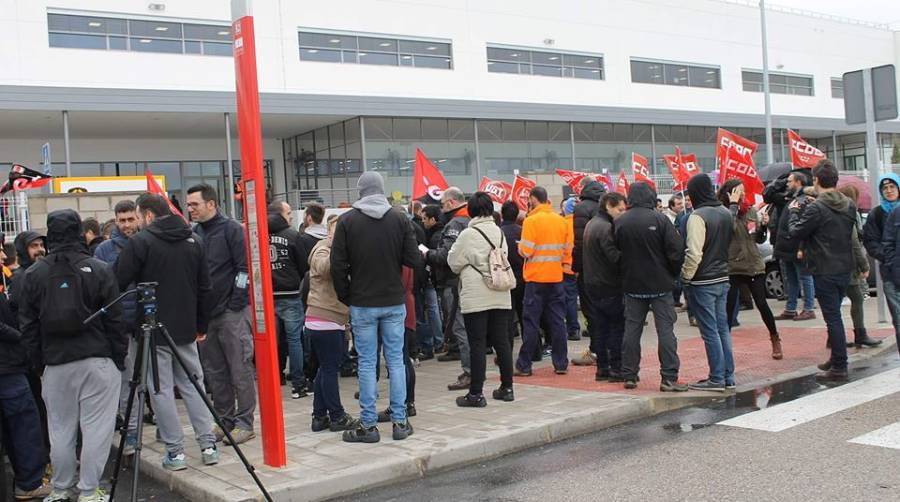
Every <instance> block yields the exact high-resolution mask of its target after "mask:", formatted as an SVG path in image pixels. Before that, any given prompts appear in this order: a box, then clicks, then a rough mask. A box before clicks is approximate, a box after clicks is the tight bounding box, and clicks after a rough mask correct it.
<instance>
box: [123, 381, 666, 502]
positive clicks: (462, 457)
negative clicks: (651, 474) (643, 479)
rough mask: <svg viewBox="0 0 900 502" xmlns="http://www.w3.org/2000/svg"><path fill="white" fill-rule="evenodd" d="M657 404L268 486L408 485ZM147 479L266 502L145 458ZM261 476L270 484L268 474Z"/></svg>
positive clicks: (235, 500)
mask: <svg viewBox="0 0 900 502" xmlns="http://www.w3.org/2000/svg"><path fill="white" fill-rule="evenodd" d="M656 413H657V412H656V411H655V410H654V406H653V404H652V400H651V399H649V398H633V399H632V400H630V401H629V402H625V403H619V404H617V405H616V406H614V407H610V408H601V409H595V410H590V411H585V412H583V413H576V414H572V415H568V416H566V417H564V418H562V419H557V420H545V421H543V422H542V423H535V424H531V426H530V427H528V428H525V429H512V430H510V431H509V433H508V434H504V435H500V436H495V437H492V438H490V439H487V440H485V439H480V438H473V439H468V440H458V441H455V442H454V443H453V445H452V446H450V447H444V448H442V449H440V450H438V451H433V452H427V451H426V452H423V453H417V454H411V455H410V456H409V457H407V458H405V459H402V460H397V461H394V462H389V463H378V464H375V465H373V467H372V468H370V469H366V470H358V469H357V470H354V471H353V472H350V473H346V474H340V473H338V474H336V475H334V476H329V477H325V478H319V479H317V480H315V481H312V482H308V483H301V484H298V483H287V484H281V485H271V486H270V485H268V484H267V485H266V488H267V489H268V490H269V493H270V494H271V495H272V498H273V499H274V500H276V501H279V502H300V501H303V502H316V501H323V500H329V499H332V498H335V497H341V496H346V495H350V494H353V493H359V492H363V491H366V490H370V489H374V488H378V487H381V486H385V485H388V484H394V483H402V482H404V481H410V480H413V479H417V478H421V477H424V476H426V475H431V474H434V473H437V472H440V471H444V470H448V469H452V468H456V467H461V466H463V465H469V464H473V463H478V462H482V461H486V460H490V459H493V458H496V457H500V456H503V455H507V454H510V453H514V452H517V451H521V450H525V449H529V448H533V447H536V446H541V445H545V444H549V443H553V442H556V441H560V440H563V439H567V438H570V437H574V436H579V435H583V434H587V433H591V432H596V431H598V430H602V429H606V428H609V427H613V426H615V425H619V424H622V423H625V422H630V421H633V420H638V419H641V418H646V417H649V416H651V415H654V414H656ZM141 470H142V472H143V473H144V474H146V475H148V476H150V477H151V478H153V479H156V480H158V481H160V482H162V483H164V484H165V485H166V486H167V487H168V488H169V489H171V490H173V491H176V492H178V493H179V494H181V495H183V496H185V497H186V498H189V499H190V500H192V501H195V502H250V501H262V500H264V499H263V498H262V495H261V494H257V493H252V492H248V491H246V490H242V489H239V488H234V489H232V490H229V491H228V492H226V493H222V489H221V487H222V483H220V482H219V481H218V480H217V479H216V478H215V477H212V476H208V475H207V476H204V477H201V478H200V479H198V477H196V476H192V477H191V478H190V480H191V481H190V482H188V481H187V479H188V478H187V477H185V476H179V475H178V474H173V473H170V472H168V471H166V470H164V469H163V468H162V466H161V465H158V464H157V463H156V462H155V459H150V458H147V457H146V456H142V457H141ZM257 474H258V475H259V476H260V478H261V479H262V481H263V483H266V480H265V474H266V472H265V471H264V470H257Z"/></svg>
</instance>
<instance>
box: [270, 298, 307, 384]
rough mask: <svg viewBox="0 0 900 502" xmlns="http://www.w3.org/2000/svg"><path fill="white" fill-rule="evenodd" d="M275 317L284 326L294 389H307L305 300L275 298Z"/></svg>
mask: <svg viewBox="0 0 900 502" xmlns="http://www.w3.org/2000/svg"><path fill="white" fill-rule="evenodd" d="M275 316H276V317H277V318H278V320H279V321H281V323H282V325H283V326H284V336H285V338H286V339H287V344H288V360H289V361H290V365H291V384H293V385H294V387H305V386H306V377H305V376H304V375H303V345H304V344H303V322H304V319H305V316H304V314H303V300H301V299H300V297H299V296H297V297H293V298H278V297H276V298H275Z"/></svg>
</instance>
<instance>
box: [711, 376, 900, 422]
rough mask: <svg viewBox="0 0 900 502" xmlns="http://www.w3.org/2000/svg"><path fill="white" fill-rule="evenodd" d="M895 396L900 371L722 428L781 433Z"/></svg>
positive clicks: (899, 388)
mask: <svg viewBox="0 0 900 502" xmlns="http://www.w3.org/2000/svg"><path fill="white" fill-rule="evenodd" d="M895 392H900V377H898V375H897V370H889V371H885V372H884V373H879V374H877V375H873V376H870V377H868V378H863V379H862V380H857V381H855V382H850V383H848V384H844V385H841V386H840V387H835V388H834V389H829V390H826V391H822V392H818V393H816V394H810V395H808V396H804V397H801V398H800V399H795V400H793V401H790V402H787V403H784V404H778V405H775V406H773V407H771V408H766V409H764V410H759V411H754V412H751V413H747V414H745V415H741V416H739V417H734V418H731V419H728V420H724V421H722V422H719V425H728V426H731V427H741V428H744V429H756V430H760V431H768V432H780V431H783V430H786V429H790V428H791V427H795V426H797V425H801V424H805V423H807V422H811V421H813V420H816V419H818V418H822V417H827V416H828V415H832V414H834V413H838V412H840V411H844V410H846V409H849V408H853V407H854V406H859V405H860V404H863V403H867V402H869V401H872V400H875V399H879V398H882V397H884V396H888V395H890V394H893V393H895Z"/></svg>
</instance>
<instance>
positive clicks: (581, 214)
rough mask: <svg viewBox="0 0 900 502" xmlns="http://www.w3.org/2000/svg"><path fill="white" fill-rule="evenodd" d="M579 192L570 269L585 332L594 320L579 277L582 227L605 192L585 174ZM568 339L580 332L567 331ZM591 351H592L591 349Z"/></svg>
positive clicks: (589, 329) (578, 335)
mask: <svg viewBox="0 0 900 502" xmlns="http://www.w3.org/2000/svg"><path fill="white" fill-rule="evenodd" d="M579 185H580V187H581V194H579V196H578V198H579V202H578V204H576V205H575V211H574V212H573V213H572V215H573V218H572V220H573V221H572V229H573V233H574V238H575V246H574V247H573V248H572V271H573V272H575V276H576V284H577V287H578V302H579V303H580V304H581V312H582V313H583V314H584V319H585V321H586V322H587V332H588V333H590V332H591V323H592V322H593V320H594V311H593V305H591V298H590V295H588V294H587V290H586V289H585V286H584V279H583V278H582V277H581V272H582V265H581V264H582V255H583V254H584V229H585V228H587V225H588V222H589V221H591V218H593V217H594V215H595V214H597V210H598V208H599V207H600V198H601V197H603V195H604V194H605V193H606V188H605V187H604V186H603V185H602V184H600V183H599V182H598V181H596V180H595V179H593V178H591V177H588V176H585V177H584V178H582V179H581V181H580V182H579ZM569 339H570V340H580V339H581V333H575V334H574V336H573V333H569ZM593 345H595V343H594V341H593V340H591V346H592V347H591V348H594V347H593ZM591 352H594V351H593V350H592V351H591Z"/></svg>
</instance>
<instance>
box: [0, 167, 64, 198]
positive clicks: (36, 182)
mask: <svg viewBox="0 0 900 502" xmlns="http://www.w3.org/2000/svg"><path fill="white" fill-rule="evenodd" d="M51 179H53V176H50V175H49V174H44V173H41V172H38V171H35V170H34V169H29V168H27V167H25V166H23V165H21V164H13V166H12V169H10V170H9V179H8V180H7V181H6V182H5V183H3V186H0V194H4V193H6V192H8V191H10V190H13V191H16V192H18V191H19V190H29V189H31V188H40V187H42V186H44V185H46V184H47V183H50V180H51Z"/></svg>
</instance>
